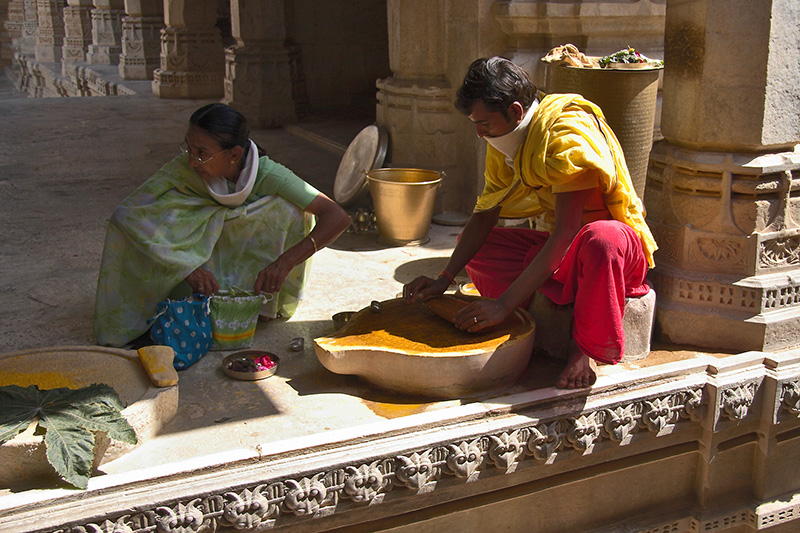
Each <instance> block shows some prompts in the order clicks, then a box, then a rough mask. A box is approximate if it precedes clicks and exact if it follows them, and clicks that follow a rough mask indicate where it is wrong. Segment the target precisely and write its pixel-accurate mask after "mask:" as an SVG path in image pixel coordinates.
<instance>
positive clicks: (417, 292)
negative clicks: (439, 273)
mask: <svg viewBox="0 0 800 533" xmlns="http://www.w3.org/2000/svg"><path fill="white" fill-rule="evenodd" d="M449 286H450V280H449V279H447V278H445V277H440V278H438V279H435V280H434V279H431V278H429V277H427V276H420V277H418V278H417V279H415V280H414V281H412V282H411V283H408V284H406V285H404V286H403V299H404V300H405V301H406V302H407V303H410V304H413V303H414V302H422V301H424V300H427V299H428V298H430V297H432V296H439V295H441V294H444V291H446V290H447V288H448V287H449Z"/></svg>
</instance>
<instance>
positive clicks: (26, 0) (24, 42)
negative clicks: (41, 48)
mask: <svg viewBox="0 0 800 533" xmlns="http://www.w3.org/2000/svg"><path fill="white" fill-rule="evenodd" d="M36 1H37V0H23V2H22V36H21V37H20V41H19V45H20V46H19V52H20V53H21V54H23V55H26V56H31V57H33V56H35V55H36V35H37V34H38V33H39V10H38V9H37V6H36Z"/></svg>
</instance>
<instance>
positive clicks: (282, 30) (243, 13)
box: [224, 0, 307, 128]
mask: <svg viewBox="0 0 800 533" xmlns="http://www.w3.org/2000/svg"><path fill="white" fill-rule="evenodd" d="M284 8H285V6H284V0H264V1H262V2H242V1H240V0H234V1H233V2H231V26H232V30H233V37H234V39H236V44H235V45H233V46H230V47H228V48H226V49H225V98H224V101H225V102H226V103H228V104H229V105H231V106H233V107H235V108H236V109H238V110H239V111H240V112H241V113H243V114H244V115H245V116H246V117H247V118H248V120H249V121H250V122H251V123H252V124H253V126H255V127H261V128H267V127H276V126H281V125H283V124H287V123H291V122H296V121H297V119H298V118H299V115H302V114H303V112H304V109H303V104H304V103H305V101H306V99H307V97H306V94H305V91H304V84H303V82H302V74H301V69H300V68H299V64H298V56H297V54H296V53H295V52H294V51H293V50H292V49H291V48H289V47H287V46H286V45H285V44H284V43H285V41H286V27H285V24H286V23H285V12H284Z"/></svg>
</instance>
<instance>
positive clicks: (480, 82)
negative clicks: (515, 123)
mask: <svg viewBox="0 0 800 533" xmlns="http://www.w3.org/2000/svg"><path fill="white" fill-rule="evenodd" d="M535 99H536V87H535V86H534V85H533V82H532V81H531V79H530V77H528V73H527V72H525V71H524V70H523V69H522V68H521V67H519V66H517V65H515V64H514V63H512V62H511V61H509V60H508V59H505V58H503V57H492V58H490V59H483V58H482V59H476V60H475V61H473V62H472V65H470V66H469V70H468V71H467V75H466V76H464V82H463V83H462V84H461V87H460V88H459V89H458V92H457V93H456V109H458V110H459V111H461V112H462V113H464V114H465V115H469V114H470V112H471V110H472V106H473V105H474V104H475V102H477V101H478V100H482V101H483V103H484V105H486V109H488V110H489V111H499V112H501V113H503V114H505V115H506V118H508V116H507V110H508V107H509V106H510V105H511V104H513V103H514V102H519V103H520V104H522V107H523V108H525V110H527V109H528V108H529V107H530V106H531V104H532V103H533V101H534V100H535Z"/></svg>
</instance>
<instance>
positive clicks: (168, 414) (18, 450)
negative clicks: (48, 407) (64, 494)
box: [0, 346, 178, 489]
mask: <svg viewBox="0 0 800 533" xmlns="http://www.w3.org/2000/svg"><path fill="white" fill-rule="evenodd" d="M94 383H101V384H106V385H109V386H110V387H112V388H113V389H114V390H116V391H117V394H118V395H119V397H120V400H122V403H123V405H126V406H127V407H126V408H125V409H123V410H122V416H124V417H125V419H126V420H127V421H128V423H129V424H130V425H131V426H133V428H134V430H135V431H136V437H137V439H138V444H136V445H131V444H127V443H123V442H118V441H113V440H110V439H109V438H108V436H107V435H106V434H105V433H103V432H99V433H97V434H96V435H95V458H94V466H95V468H97V467H98V466H99V465H101V464H103V463H106V462H109V461H112V460H114V459H116V458H118V457H121V456H122V455H124V454H126V453H128V452H130V451H131V450H133V449H134V448H136V447H137V446H139V445H141V444H142V443H143V442H145V441H146V440H148V439H149V438H151V437H153V436H155V435H156V433H157V432H158V431H159V430H160V429H161V428H162V427H163V426H164V425H165V424H166V423H167V422H169V421H170V420H172V419H173V418H174V417H175V414H176V413H177V412H178V386H177V385H175V386H173V387H167V388H157V387H155V386H153V384H152V383H151V381H150V379H149V378H148V376H147V373H146V372H145V370H144V367H143V366H142V364H141V363H140V362H139V357H138V355H137V353H136V352H135V351H130V350H121V349H116V348H102V347H96V346H64V347H55V348H41V349H34V350H25V351H20V352H11V353H5V354H0V386H5V385H18V386H20V387H27V386H29V385H37V386H38V387H39V388H40V389H55V388H60V387H67V388H70V389H78V388H81V387H85V386H89V385H92V384H94ZM36 479H42V480H43V481H49V480H55V479H56V474H55V471H54V470H53V468H52V467H51V466H50V464H49V463H48V462H47V458H46V457H45V447H44V441H43V437H42V436H39V435H34V425H33V424H32V425H31V426H30V427H29V428H28V429H27V430H25V431H24V432H22V433H20V434H19V435H17V436H16V437H14V438H13V439H11V440H10V441H8V442H7V443H5V444H3V445H2V446H0V489H3V488H9V487H14V486H18V485H21V484H26V485H29V484H31V483H32V482H33V481H32V480H36Z"/></svg>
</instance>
